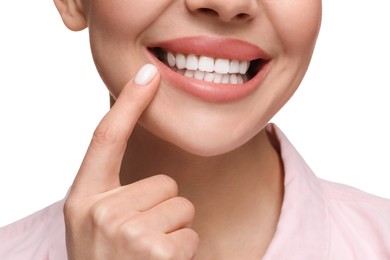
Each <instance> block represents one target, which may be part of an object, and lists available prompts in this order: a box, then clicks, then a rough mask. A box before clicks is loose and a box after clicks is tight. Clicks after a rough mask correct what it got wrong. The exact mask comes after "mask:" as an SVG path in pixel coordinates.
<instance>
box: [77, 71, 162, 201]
mask: <svg viewBox="0 0 390 260" xmlns="http://www.w3.org/2000/svg"><path fill="white" fill-rule="evenodd" d="M159 82H160V77H159V74H158V72H157V68H156V67H155V66H153V65H151V64H146V65H144V66H143V67H142V68H141V69H140V70H139V71H138V73H137V75H136V76H135V77H134V78H133V79H132V80H130V81H129V82H128V83H127V84H126V85H125V87H124V88H123V89H122V92H121V94H120V95H119V97H118V98H117V100H116V102H115V104H114V105H113V106H112V108H111V109H110V111H109V112H108V113H107V114H106V115H105V116H104V118H103V119H102V121H101V122H100V123H99V125H98V126H97V128H96V130H95V132H94V134H93V137H92V140H91V143H90V145H89V147H88V150H87V153H86V155H85V157H84V160H83V162H82V164H81V167H80V170H79V172H78V173H77V176H76V178H75V180H74V182H73V185H72V189H71V191H70V193H71V194H78V195H84V196H87V195H92V194H97V193H102V192H105V191H108V190H111V189H113V188H116V187H119V186H120V182H119V172H120V167H121V163H122V158H123V155H124V152H125V149H126V145H127V141H128V139H129V137H130V135H131V132H132V131H133V129H134V126H135V124H136V123H137V121H138V118H139V117H140V116H141V114H142V112H143V111H144V110H145V108H146V107H147V106H148V104H149V103H150V102H151V100H152V99H153V97H154V95H155V94H156V92H157V88H158V85H159Z"/></svg>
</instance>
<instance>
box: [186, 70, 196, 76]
mask: <svg viewBox="0 0 390 260" xmlns="http://www.w3.org/2000/svg"><path fill="white" fill-rule="evenodd" d="M184 76H186V77H187V78H193V77H194V71H193V70H186V72H184Z"/></svg>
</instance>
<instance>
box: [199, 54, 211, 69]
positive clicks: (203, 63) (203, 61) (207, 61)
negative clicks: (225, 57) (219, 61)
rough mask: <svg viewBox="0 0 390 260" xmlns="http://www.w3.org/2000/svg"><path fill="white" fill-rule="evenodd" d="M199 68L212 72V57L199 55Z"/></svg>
mask: <svg viewBox="0 0 390 260" xmlns="http://www.w3.org/2000/svg"><path fill="white" fill-rule="evenodd" d="M199 70H201V71H207V72H213V71H214V58H210V57H206V56H200V58H199Z"/></svg>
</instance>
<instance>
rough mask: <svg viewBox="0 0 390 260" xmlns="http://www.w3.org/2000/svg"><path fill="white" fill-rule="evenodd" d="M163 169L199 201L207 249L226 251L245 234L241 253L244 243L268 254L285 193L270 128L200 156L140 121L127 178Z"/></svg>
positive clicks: (198, 225)
mask: <svg viewBox="0 0 390 260" xmlns="http://www.w3.org/2000/svg"><path fill="white" fill-rule="evenodd" d="M161 173H162V174H166V175H168V176H170V177H172V178H173V179H175V180H176V182H177V183H178V186H179V195H180V196H183V197H185V198H187V199H189V200H190V201H191V202H192V203H193V204H194V206H195V210H196V216H195V220H194V223H193V228H194V229H195V230H196V231H197V232H198V234H199V236H200V237H201V241H207V242H206V243H207V245H206V244H205V246H204V247H203V249H205V248H206V247H214V250H213V251H214V252H215V251H216V250H215V249H216V248H221V252H222V251H223V252H226V248H225V249H223V248H222V247H226V246H225V245H226V244H229V243H230V242H232V243H233V242H234V244H237V241H236V239H237V236H240V237H246V238H247V239H244V240H243V245H237V246H238V247H239V248H241V250H239V251H240V252H236V253H242V252H243V246H244V245H245V246H246V247H249V246H253V247H254V248H253V250H256V252H259V250H262V251H263V253H264V251H265V250H266V247H267V246H268V244H269V242H270V241H271V239H272V236H273V234H274V231H275V228H276V224H277V221H278V218H279V214H280V208H281V204H282V198H283V169H282V164H281V161H280V158H279V155H278V153H277V151H276V150H275V148H274V146H273V145H272V144H271V141H270V136H269V135H268V134H267V132H266V131H265V130H263V131H261V132H260V133H259V134H258V135H257V136H255V137H254V138H253V139H252V140H251V141H249V142H248V143H246V144H244V145H243V146H241V147H239V148H237V149H236V150H234V151H231V152H229V153H226V154H223V155H219V156H213V157H200V156H196V155H193V154H189V153H187V152H185V151H183V150H181V149H180V148H178V147H176V146H174V145H172V144H169V143H167V142H165V141H163V140H161V139H159V138H157V137H155V136H153V135H152V134H150V133H149V132H148V131H146V130H145V129H143V128H142V127H141V126H137V127H136V128H135V129H134V131H133V133H132V137H131V139H130V140H129V143H128V148H127V151H126V154H125V157H124V161H123V164H122V169H121V183H122V184H128V183H132V182H134V181H137V180H140V179H143V178H147V177H149V176H152V175H155V174H161ZM213 237H214V238H218V239H213ZM221 238H224V239H221ZM229 240H232V241H229ZM248 241H253V243H254V244H253V245H251V244H250V243H248ZM229 247H230V246H229ZM230 248H232V247H230ZM201 249H202V242H201V244H200V250H201ZM205 250H206V249H205ZM232 250H233V249H232ZM248 250H250V249H249V248H248ZM201 252H202V251H200V254H201ZM232 253H233V254H234V252H230V257H232V255H231V254H232ZM213 257H217V255H214V256H213ZM218 257H220V255H219V256H218ZM232 258H234V257H232ZM239 258H240V257H239ZM224 259H226V258H224Z"/></svg>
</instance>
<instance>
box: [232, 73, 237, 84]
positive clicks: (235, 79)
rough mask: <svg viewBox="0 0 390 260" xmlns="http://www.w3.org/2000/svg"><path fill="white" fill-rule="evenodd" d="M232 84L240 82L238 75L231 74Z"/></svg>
mask: <svg viewBox="0 0 390 260" xmlns="http://www.w3.org/2000/svg"><path fill="white" fill-rule="evenodd" d="M230 84H238V80H237V75H236V74H230Z"/></svg>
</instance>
